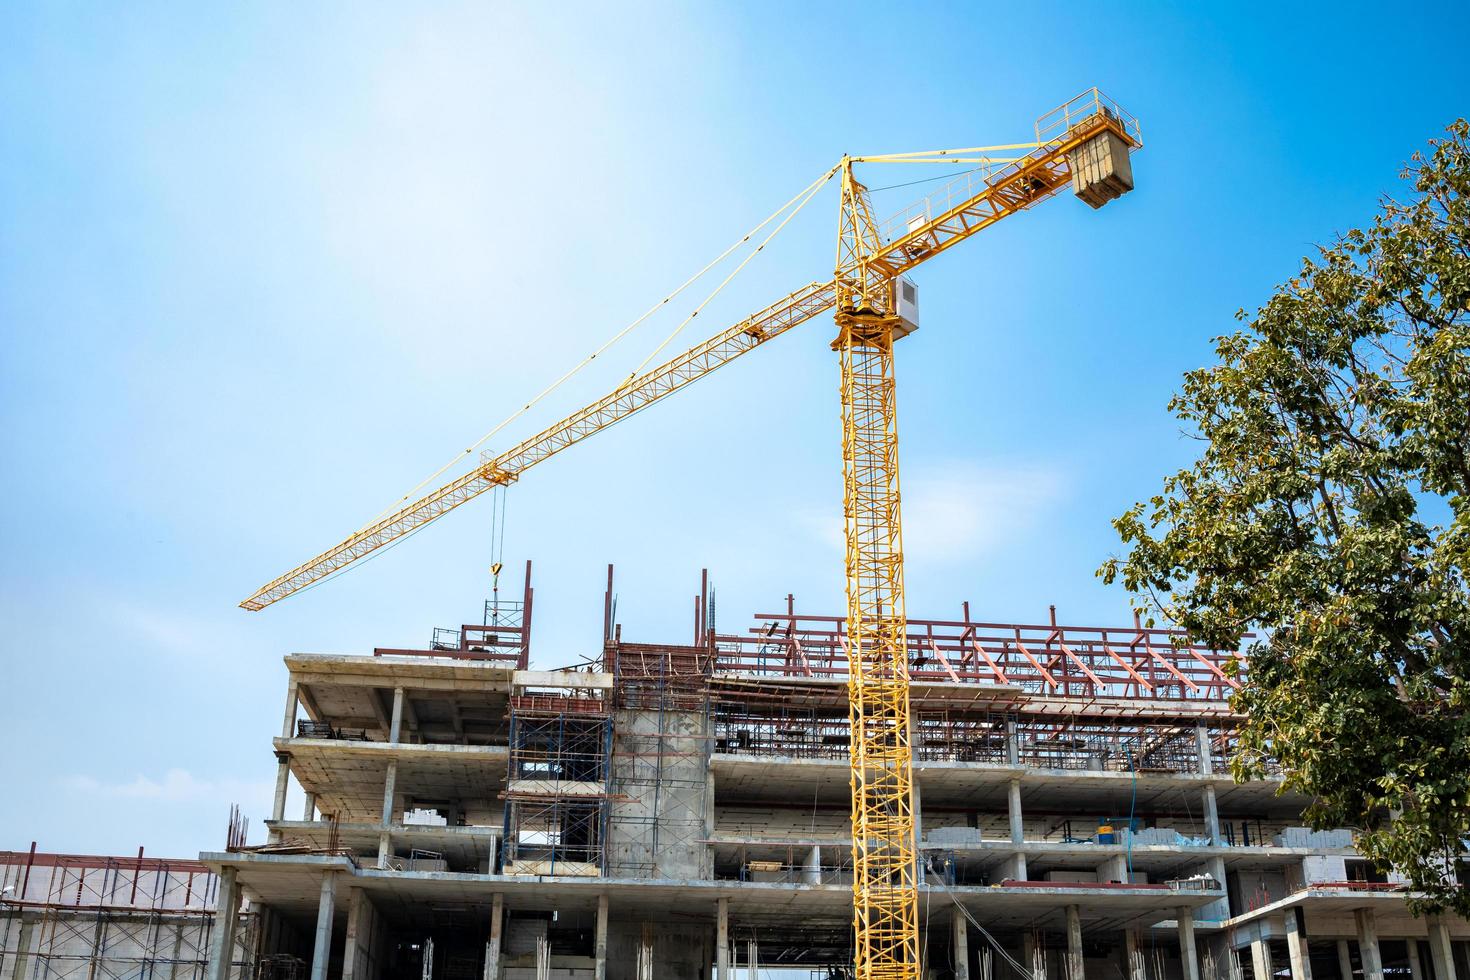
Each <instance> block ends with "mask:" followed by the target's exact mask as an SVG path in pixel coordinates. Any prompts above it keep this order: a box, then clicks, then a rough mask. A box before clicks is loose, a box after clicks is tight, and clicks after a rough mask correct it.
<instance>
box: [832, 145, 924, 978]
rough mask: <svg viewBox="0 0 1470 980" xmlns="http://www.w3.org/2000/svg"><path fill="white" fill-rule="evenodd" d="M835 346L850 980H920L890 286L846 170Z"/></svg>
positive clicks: (867, 215)
mask: <svg viewBox="0 0 1470 980" xmlns="http://www.w3.org/2000/svg"><path fill="white" fill-rule="evenodd" d="M842 197H843V200H842V218H841V227H840V229H839V241H840V244H839V246H838V257H837V261H838V268H837V275H836V283H837V288H838V312H837V329H838V334H837V339H836V341H834V342H833V346H834V347H835V348H836V349H837V352H838V354H839V355H840V360H841V365H842V486H843V515H844V519H845V524H846V538H847V642H848V646H847V655H848V712H849V716H850V732H851V734H850V742H849V748H850V756H849V758H850V763H851V779H852V857H853V936H854V944H855V947H856V948H855V957H854V966H855V968H856V974H855V975H856V977H857V980H900V978H902V980H916V978H917V977H918V976H919V923H918V901H917V898H918V890H917V881H916V877H915V876H916V870H917V869H916V864H915V841H914V814H913V796H912V793H913V783H912V779H913V758H912V749H911V747H910V744H909V687H908V659H907V655H906V651H905V643H904V636H905V634H906V622H905V612H904V593H903V533H902V529H901V524H900V521H899V491H898V416H897V413H896V412H895V407H894V379H893V341H894V327H895V326H896V325H897V322H898V321H897V318H896V317H893V316H891V315H888V314H889V311H890V310H892V308H893V304H892V302H891V292H890V291H891V284H890V283H889V282H888V281H887V280H886V279H880V278H877V277H874V276H872V275H871V274H870V272H869V269H868V261H867V259H868V257H869V256H870V255H872V254H873V252H874V251H875V250H876V247H877V245H878V241H877V238H876V236H875V235H874V233H873V230H872V229H873V223H872V216H871V208H870V207H869V206H868V201H867V194H866V192H865V191H864V189H863V187H862V185H861V184H859V183H857V182H856V181H854V180H853V179H852V173H851V168H850V166H848V167H845V168H844V173H843V182H842Z"/></svg>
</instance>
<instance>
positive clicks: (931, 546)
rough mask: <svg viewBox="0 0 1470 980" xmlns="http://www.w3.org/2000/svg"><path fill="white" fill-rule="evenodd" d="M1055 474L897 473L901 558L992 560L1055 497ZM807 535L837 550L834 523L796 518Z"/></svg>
mask: <svg viewBox="0 0 1470 980" xmlns="http://www.w3.org/2000/svg"><path fill="white" fill-rule="evenodd" d="M1062 490H1063V483H1062V479H1061V474H1060V473H1059V472H1058V471H1057V470H1055V469H1053V468H1051V467H1047V466H1043V465H1038V464H1031V463H1019V464H1018V463H1006V464H993V465H989V466H982V465H980V464H977V463H968V462H965V463H953V464H949V465H945V466H939V467H935V466H925V467H919V468H915V469H914V470H912V471H908V472H905V474H904V477H903V483H902V491H903V539H904V552H905V554H906V556H908V557H910V558H913V559H916V560H920V561H923V562H926V563H938V564H952V563H956V562H961V561H966V560H970V559H973V558H976V557H978V556H982V555H986V554H991V553H994V552H995V550H996V549H998V548H1000V547H1002V546H1003V545H1005V544H1006V543H1008V542H1009V541H1011V540H1014V538H1015V537H1016V536H1017V535H1018V534H1020V533H1022V532H1024V531H1025V530H1027V529H1028V528H1030V527H1031V526H1033V525H1034V524H1035V523H1036V522H1037V520H1039V519H1040V518H1041V517H1042V516H1043V515H1045V514H1046V512H1047V511H1048V510H1050V509H1051V508H1052V507H1053V506H1054V505H1055V504H1056V503H1057V502H1058V501H1059V500H1060V499H1061V497H1062V495H1063V494H1062ZM802 523H804V524H805V525H806V527H807V528H808V530H809V531H810V533H812V534H813V535H814V536H815V537H817V538H818V539H820V540H821V541H823V542H824V543H826V544H827V545H828V546H829V547H830V548H832V549H833V550H835V551H841V550H842V549H843V530H842V520H841V515H840V514H838V513H835V512H829V513H822V514H817V513H815V512H808V513H807V514H805V515H803V518H802Z"/></svg>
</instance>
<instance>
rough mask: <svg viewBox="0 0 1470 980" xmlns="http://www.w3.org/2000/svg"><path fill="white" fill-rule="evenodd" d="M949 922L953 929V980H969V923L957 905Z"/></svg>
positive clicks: (951, 938)
mask: <svg viewBox="0 0 1470 980" xmlns="http://www.w3.org/2000/svg"><path fill="white" fill-rule="evenodd" d="M950 922H951V924H952V925H951V928H952V929H953V933H952V935H951V936H950V943H951V945H952V946H953V948H954V980H970V935H969V923H968V922H967V921H966V920H965V916H964V913H963V912H961V911H960V909H959V906H958V905H956V906H955V910H954V916H953V917H952V918H951V920H950Z"/></svg>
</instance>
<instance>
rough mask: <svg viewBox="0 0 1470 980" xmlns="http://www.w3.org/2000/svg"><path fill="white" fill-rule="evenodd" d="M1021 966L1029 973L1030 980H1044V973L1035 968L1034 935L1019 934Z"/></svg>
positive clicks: (1030, 933) (1032, 933)
mask: <svg viewBox="0 0 1470 980" xmlns="http://www.w3.org/2000/svg"><path fill="white" fill-rule="evenodd" d="M1021 965H1022V966H1024V967H1026V969H1028V970H1030V971H1031V980H1046V971H1045V970H1044V969H1038V968H1037V966H1036V933H1034V932H1031V931H1029V930H1028V931H1027V932H1024V933H1022V934H1021Z"/></svg>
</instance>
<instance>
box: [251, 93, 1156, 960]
mask: <svg viewBox="0 0 1470 980" xmlns="http://www.w3.org/2000/svg"><path fill="white" fill-rule="evenodd" d="M1035 136H1036V139H1035V141H1034V142H1027V143H1021V144H1012V145H1011V146H1009V147H990V148H976V149H971V150H943V151H927V152H922V153H904V154H893V155H888V156H882V157H844V158H843V159H842V161H841V163H840V164H839V165H838V166H837V168H835V172H836V173H839V174H840V175H841V203H840V211H839V226H838V244H837V261H836V270H835V274H834V276H833V278H832V279H831V280H830V281H827V282H813V283H811V284H809V285H807V286H803V287H801V288H800V289H797V290H796V291H794V292H792V293H791V294H789V295H788V296H786V297H783V298H782V299H780V300H778V301H776V302H775V303H773V304H771V305H770V306H768V307H766V308H765V309H764V310H761V311H759V312H757V313H755V314H752V315H751V316H749V317H747V318H745V319H744V320H742V321H740V322H738V323H736V324H734V325H732V326H730V327H728V328H727V329H725V330H723V331H721V332H720V333H718V334H716V335H714V336H713V337H711V338H710V339H708V340H706V341H704V342H703V343H701V344H699V345H697V346H696V347H694V348H692V349H690V350H688V351H686V352H684V353H683V354H680V355H678V356H676V357H674V358H672V359H671V360H669V361H667V362H665V363H664V364H662V365H660V366H658V367H656V368H653V369H651V370H649V371H647V372H645V373H643V374H641V375H639V376H638V377H636V378H632V379H630V380H628V381H626V382H624V383H623V384H621V385H619V386H618V387H617V388H616V389H614V390H613V391H612V392H611V393H609V394H608V395H606V396H604V397H602V398H601V399H599V400H597V401H595V402H593V403H592V404H590V405H588V406H586V407H585V408H583V409H581V410H579V411H577V412H575V413H573V414H572V415H570V416H568V417H567V418H565V419H562V420H561V421H559V422H557V423H555V424H553V425H551V426H549V427H548V428H546V429H544V430H542V431H541V432H539V433H537V434H536V435H534V436H532V437H530V438H529V439H526V440H525V441H523V442H521V443H520V444H518V445H516V446H514V447H512V448H510V449H509V450H507V451H505V452H502V453H500V454H498V455H491V454H487V455H485V456H483V457H482V458H481V461H480V463H479V465H477V466H476V467H474V468H473V469H472V470H471V471H470V472H468V473H466V474H464V475H462V476H460V477H458V478H457V479H455V480H452V481H451V482H449V483H448V484H446V485H444V486H442V487H440V488H439V489H437V490H434V491H432V492H430V493H427V494H425V495H424V496H422V497H420V498H419V499H418V500H415V501H414V502H412V503H409V504H407V505H405V506H403V507H400V508H398V509H396V510H394V511H393V512H392V513H389V514H387V515H385V516H383V517H382V518H379V519H377V520H376V521H374V522H372V523H370V524H368V525H367V526H366V527H364V528H362V529H361V530H359V531H357V532H356V533H354V534H352V535H350V536H349V537H348V538H347V539H346V540H344V541H342V542H341V543H339V544H337V545H335V546H334V547H332V548H330V549H328V550H327V551H325V552H323V553H322V554H320V555H317V556H316V557H315V558H312V559H310V560H309V561H307V562H304V563H303V564H301V565H298V566H297V567H295V568H293V569H291V570H290V571H288V572H286V573H284V574H283V575H281V576H279V577H277V578H275V579H273V580H271V581H270V582H268V583H266V584H265V585H264V586H262V587H261V588H260V589H258V590H256V591H255V592H254V593H253V594H252V595H250V596H249V597H248V598H246V599H245V600H243V601H242V602H241V603H240V605H241V607H242V608H245V609H249V610H259V609H263V608H264V607H266V606H268V605H270V604H271V603H274V602H277V601H279V600H281V599H284V598H286V597H287V596H290V595H293V594H295V593H297V592H299V591H301V590H303V589H305V588H307V587H309V586H311V585H314V584H316V583H317V582H319V581H321V580H323V579H325V578H327V577H329V576H331V575H333V574H335V573H337V572H339V571H341V570H342V569H344V568H346V567H347V566H349V565H350V564H352V563H353V562H355V561H357V560H358V559H360V558H362V557H365V556H366V555H368V554H369V553H371V552H373V551H376V550H377V549H379V548H381V547H383V546H384V545H386V544H389V543H390V542H393V541H395V540H398V539H400V538H402V537H404V536H405V535H408V534H411V533H413V532H414V531H416V530H418V529H420V528H422V527H424V526H425V525H427V524H429V523H432V522H433V521H435V520H437V519H438V518H439V517H441V516H443V515H444V514H446V513H448V512H449V511H450V510H452V509H454V508H455V507H458V506H459V505H460V504H462V503H464V502H466V501H468V500H470V499H472V498H474V497H476V496H479V495H480V494H481V493H484V492H485V491H486V490H489V489H491V488H493V487H496V486H504V485H507V484H509V483H511V482H513V481H515V480H518V479H519V478H520V476H521V475H522V473H524V471H525V470H526V469H528V468H529V467H531V466H534V465H535V464H536V463H539V462H542V461H544V460H546V459H549V458H550V457H551V456H553V455H556V454H557V453H559V452H561V451H562V450H563V449H566V448H568V447H569V446H572V445H574V444H576V443H577V442H580V441H581V440H583V439H585V438H587V437H588V436H591V435H594V434H596V433H597V432H600V431H602V430H603V429H606V428H608V427H610V426H612V425H614V424H616V423H617V422H619V421H621V420H623V419H625V418H627V417H629V416H631V415H634V414H636V413H637V412H640V411H642V410H643V409H644V408H647V407H648V406H650V405H652V404H653V403H654V402H656V401H659V400H660V399H662V398H664V397H665V396H667V395H670V394H672V393H673V392H675V391H679V390H682V389H683V388H684V387H686V386H687V385H689V384H691V383H692V382H694V381H697V380H698V379H699V378H702V377H704V376H705V375H707V374H709V373H710V372H712V371H714V370H716V369H717V368H719V367H721V366H723V365H725V364H727V363H729V362H730V361H732V360H734V359H735V358H737V357H739V356H740V355H742V354H745V353H747V352H749V351H751V350H754V349H755V348H756V347H758V346H763V345H764V344H765V342H766V341H768V340H771V339H772V338H774V337H777V336H779V335H781V334H783V333H785V332H786V331H788V330H790V329H792V328H794V327H796V326H799V325H800V324H802V323H805V322H806V321H808V320H811V319H814V318H815V317H816V316H818V315H819V314H821V313H823V312H824V311H826V310H828V309H832V310H834V315H835V319H836V324H837V337H836V339H835V340H833V341H832V348H833V350H835V351H836V352H837V354H838V360H839V364H840V367H841V386H840V388H841V395H842V486H843V519H844V528H845V538H846V582H847V618H846V640H845V642H846V644H847V658H848V681H847V689H848V710H849V721H850V734H849V759H850V770H851V777H850V778H851V791H852V857H853V938H854V945H855V956H854V969H855V973H854V976H855V978H856V980H918V978H919V976H920V969H921V964H920V950H919V939H918V937H919V925H918V893H919V866H918V861H917V856H916V855H917V841H916V840H915V838H914V809H913V786H914V783H913V750H912V745H911V742H910V738H911V732H912V728H911V725H910V718H909V682H908V667H909V664H908V649H907V642H906V634H907V628H906V627H907V621H906V613H905V606H904V585H903V557H904V556H903V531H902V526H901V522H900V519H899V512H900V495H899V480H898V422H897V413H896V409H895V384H894V370H893V368H894V362H893V345H894V342H895V341H897V340H900V339H902V338H903V337H904V336H906V335H907V334H908V333H909V332H911V330H912V329H913V328H912V325H911V324H910V323H909V322H908V321H907V320H905V319H904V318H903V317H902V316H900V315H899V314H900V310H901V304H900V303H899V302H898V298H899V297H898V295H897V292H896V291H897V290H899V289H906V288H909V287H908V285H907V284H906V283H904V281H903V280H902V279H901V278H900V277H901V276H902V274H903V273H904V272H906V271H907V270H909V269H912V268H913V267H915V266H917V265H919V264H920V263H922V262H925V261H928V260H929V259H931V258H933V257H934V256H936V255H939V254H940V253H942V252H944V251H947V250H948V249H950V248H952V247H954V246H955V245H957V244H959V243H960V242H962V241H965V240H966V239H968V238H970V237H971V236H973V235H975V234H976V233H978V232H980V231H983V230H984V229H986V228H988V227H990V226H991V225H992V224H994V223H995V222H997V221H999V220H1001V219H1002V218H1005V217H1007V216H1009V215H1012V214H1017V213H1019V212H1021V211H1023V210H1026V209H1027V208H1030V207H1032V206H1033V205H1035V204H1037V203H1038V202H1040V201H1043V200H1046V199H1048V198H1050V197H1052V196H1054V195H1055V194H1057V193H1058V192H1059V191H1060V190H1061V189H1062V188H1063V187H1065V186H1066V185H1067V184H1068V182H1070V183H1071V185H1072V189H1073V191H1074V193H1076V195H1077V196H1078V197H1080V198H1081V199H1082V200H1083V201H1085V202H1086V203H1087V204H1089V205H1091V206H1092V207H1094V208H1098V207H1101V206H1102V205H1103V204H1106V203H1107V202H1108V201H1110V200H1113V199H1114V198H1117V197H1119V196H1120V195H1122V194H1124V193H1126V192H1127V191H1129V190H1131V189H1132V187H1133V177H1132V170H1131V164H1130V162H1129V154H1130V152H1131V151H1132V150H1134V149H1137V148H1139V147H1141V146H1142V145H1143V142H1142V139H1141V137H1140V135H1139V128H1138V121H1137V119H1135V118H1133V117H1132V116H1129V115H1128V114H1127V113H1125V112H1124V111H1123V110H1122V109H1121V107H1119V106H1118V105H1117V103H1115V102H1112V101H1111V100H1109V99H1107V98H1106V97H1105V96H1103V95H1102V93H1101V92H1099V91H1098V90H1097V89H1095V88H1093V89H1089V90H1088V91H1086V92H1084V93H1082V95H1080V96H1078V97H1077V98H1075V99H1072V100H1070V101H1069V102H1066V103H1063V104H1062V105H1061V106H1058V107H1057V108H1056V109H1054V110H1052V111H1051V112H1050V113H1047V114H1046V115H1044V116H1042V117H1041V118H1040V119H1038V120H1037V123H1036V131H1035ZM996 149H1009V150H1018V149H1019V150H1024V151H1026V152H1024V153H1023V154H1022V155H1020V156H1018V157H1016V158H1014V159H1011V160H1007V161H996V160H994V159H993V158H991V157H989V156H986V155H983V154H985V153H987V152H988V151H989V150H996ZM977 153H978V154H982V155H979V156H977V155H976V154H977ZM880 162H886V163H978V164H979V166H977V167H976V168H975V169H974V170H970V171H966V172H965V173H964V174H962V175H961V177H960V178H958V179H956V180H955V181H953V182H951V183H950V184H949V185H947V186H946V187H945V188H944V189H943V190H942V191H940V192H937V193H935V194H933V195H930V196H929V197H927V198H925V199H923V200H921V201H919V202H918V203H917V204H916V205H915V206H913V207H911V208H909V209H908V210H906V211H904V212H901V213H900V214H899V215H898V216H896V217H895V219H894V220H893V221H892V222H890V223H889V224H887V225H884V226H880V225H879V224H878V223H877V222H875V221H874V218H873V209H872V204H871V202H870V200H869V194H868V191H867V189H866V188H865V187H864V186H863V185H862V184H861V183H860V182H858V180H857V179H856V178H855V177H854V175H853V165H854V164H856V163H880ZM999 163H1004V166H1000V165H998V164H999ZM976 175H978V176H976ZM830 176H831V173H830V172H829V177H830ZM727 281H728V280H727Z"/></svg>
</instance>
